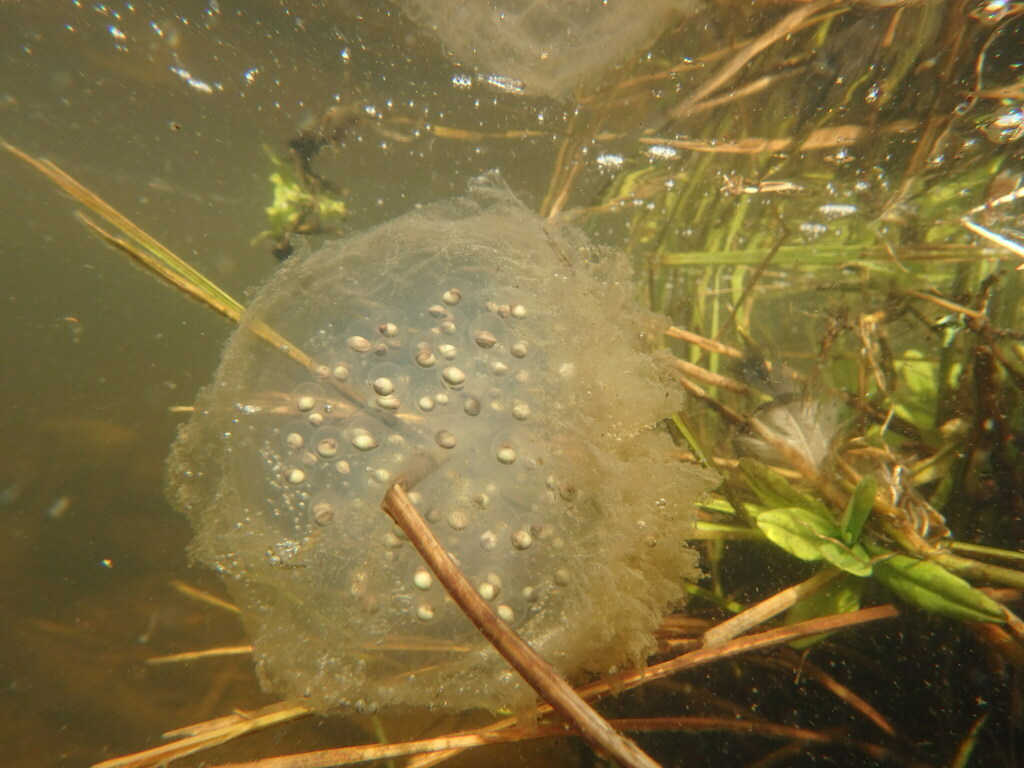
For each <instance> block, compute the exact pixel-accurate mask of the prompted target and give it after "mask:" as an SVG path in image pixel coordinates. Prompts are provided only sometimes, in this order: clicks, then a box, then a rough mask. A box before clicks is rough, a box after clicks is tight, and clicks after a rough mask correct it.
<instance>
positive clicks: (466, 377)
mask: <svg viewBox="0 0 1024 768" xmlns="http://www.w3.org/2000/svg"><path fill="white" fill-rule="evenodd" d="M616 256H617V254H614V253H611V252H604V251H601V250H599V249H597V248H595V247H594V246H592V245H590V244H589V243H588V242H587V240H586V239H585V237H584V236H583V235H582V234H581V233H580V232H579V231H577V230H574V229H572V228H569V227H566V226H564V225H559V224H557V223H554V222H547V221H544V220H542V219H540V218H538V217H537V216H536V215H535V214H533V213H531V212H530V211H528V210H527V209H526V208H525V207H524V206H522V205H521V204H520V203H519V202H518V201H517V200H516V199H515V198H514V197H513V196H512V195H511V194H510V193H509V192H508V191H507V190H505V188H504V187H503V186H502V185H501V184H500V182H498V181H497V180H496V179H493V178H485V179H481V180H479V181H477V182H476V183H475V184H474V186H473V187H472V189H471V192H470V195H469V196H468V197H467V198H464V199H458V200H454V201H450V202H446V203H439V204H435V205H431V206H427V207H425V208H423V209H421V210H418V211H416V212H413V213H410V214H407V215H405V216H402V217H400V218H398V219H396V220H394V221H392V222H390V223H387V224H384V225H382V226H379V227H377V228H376V229H373V230H371V231H369V232H366V233H364V234H361V235H356V236H352V237H348V238H345V239H342V240H339V241H337V242H333V243H330V244H328V245H326V246H324V247H323V248H321V249H320V250H318V251H316V252H315V253H313V254H311V255H308V256H305V257H297V258H296V259H295V260H294V261H293V262H291V263H289V264H287V265H286V266H285V267H283V268H282V269H281V270H280V271H279V272H278V273H277V274H275V275H274V276H273V277H272V278H271V279H270V280H269V281H268V282H267V284H266V285H264V286H263V288H262V289H261V290H260V291H259V293H258V294H257V295H256V296H255V299H254V300H253V302H252V304H251V306H250V308H249V309H248V311H247V312H246V314H245V316H244V317H243V319H242V321H241V323H240V325H239V328H238V329H237V330H236V332H235V333H234V335H233V336H232V337H231V339H230V341H229V342H228V344H227V346H226V348H225V350H224V354H223V358H222V360H221V364H220V368H219V369H218V372H217V376H216V380H215V381H214V383H213V384H212V385H210V386H209V387H207V388H206V389H205V390H204V391H203V392H202V393H201V395H200V397H199V400H198V402H197V405H196V410H195V413H194V415H193V417H192V419H191V420H190V421H189V423H188V424H186V425H185V426H184V427H183V428H182V430H181V433H180V436H179V438H178V440H177V443H176V444H175V447H174V450H173V453H172V455H171V458H170V462H169V470H168V486H169V493H170V495H171V498H172V499H173V500H174V502H175V503H176V505H177V506H178V508H179V509H181V510H182V511H183V512H185V513H186V514H187V515H188V516H189V518H190V519H191V522H192V525H193V528H194V530H195V541H194V544H193V552H194V554H195V556H196V557H197V559H198V560H200V561H202V562H203V563H205V564H207V565H209V566H212V567H213V568H215V569H216V570H217V571H219V572H220V573H221V574H222V575H223V576H224V577H225V578H226V580H227V582H228V584H229V587H230V589H231V592H232V594H233V596H234V598H235V600H236V601H237V602H238V604H239V605H240V606H241V608H242V610H243V613H244V616H245V619H246V623H247V625H248V628H249V630H250V632H251V634H252V637H253V644H254V649H255V657H256V660H257V665H258V669H259V672H260V675H261V678H262V680H263V682H264V684H265V686H266V687H268V688H269V689H271V690H273V691H274V692H276V693H278V694H279V695H282V696H284V697H287V698H290V699H293V700H297V701H301V702H303V703H305V704H306V705H308V706H310V707H312V708H314V709H318V710H321V711H330V710H335V709H342V708H346V707H357V708H369V709H375V708H377V707H381V706H389V705H413V706H435V707H440V708H443V709H448V710H464V709H470V708H475V707H483V708H489V709H497V708H499V707H520V706H524V705H526V704H528V703H529V702H530V701H532V700H533V697H534V694H533V692H532V691H531V690H530V689H529V688H528V687H527V686H526V685H525V684H524V683H523V682H522V681H521V680H519V678H518V677H517V675H515V673H513V672H512V671H511V669H510V668H509V667H508V665H507V664H506V662H505V661H504V660H502V659H501V658H500V657H499V656H498V655H497V653H496V652H495V651H494V650H493V649H492V648H491V647H490V646H489V645H488V643H487V642H486V641H485V640H484V639H483V637H482V636H481V635H480V634H479V633H478V631H477V630H476V629H475V628H474V627H473V626H472V624H471V623H470V622H469V620H468V619H466V617H465V616H464V615H463V614H462V613H461V611H460V610H459V609H458V607H457V606H456V605H455V604H454V603H453V602H452V601H451V599H450V598H448V596H447V595H446V593H445V592H444V589H443V587H441V585H440V584H438V583H437V580H436V579H434V578H433V577H432V574H431V573H430V571H429V570H427V569H426V568H425V567H424V565H423V562H422V560H421V559H420V557H419V555H418V554H417V552H416V551H415V550H414V549H413V547H412V546H411V545H410V544H409V542H408V541H406V540H405V538H404V536H403V535H402V533H401V531H400V530H399V529H397V528H396V527H395V526H394V525H393V523H392V522H391V520H390V519H389V518H388V516H387V515H386V514H384V513H383V512H382V511H381V509H380V503H381V500H382V499H383V496H384V494H385V492H386V491H387V489H388V487H389V485H390V484H391V483H393V482H396V481H400V480H401V481H406V482H408V483H409V484H410V485H409V488H410V496H411V498H412V500H413V501H414V502H415V503H416V505H417V506H418V508H419V509H420V511H421V512H422V513H423V514H424V516H425V517H426V519H427V521H428V522H429V523H430V525H431V526H432V528H433V530H434V531H435V533H436V534H437V536H438V537H439V538H440V540H441V542H442V544H443V545H444V546H445V547H446V548H447V549H448V551H449V552H450V553H451V554H452V555H453V556H454V558H455V560H456V562H457V563H458V565H459V567H460V568H461V569H462V570H463V572H464V573H465V574H466V576H467V577H468V578H469V579H470V581H471V582H472V583H473V584H475V585H476V586H477V589H478V591H479V593H480V595H481V596H482V597H484V598H485V599H486V600H488V601H489V602H490V603H491V604H492V605H493V606H494V608H495V611H496V612H497V614H498V615H499V616H500V617H501V618H502V619H503V620H504V621H506V622H508V623H509V624H510V625H512V626H513V627H515V629H516V630H517V631H518V632H519V633H520V634H521V635H522V636H523V638H524V639H525V640H526V641H527V642H529V643H530V644H531V645H532V646H533V647H534V648H535V649H536V650H537V651H538V652H539V653H540V654H541V655H542V656H544V657H545V658H546V659H548V660H549V661H550V662H551V663H552V664H554V665H555V666H556V667H557V668H558V669H559V670H560V671H561V672H562V674H564V675H565V676H567V677H568V678H569V679H571V680H578V679H581V678H583V677H585V676H586V675H588V674H598V673H601V672H605V671H607V670H609V669H611V668H613V667H616V666H623V665H629V664H636V663H641V662H642V661H643V660H644V658H645V657H646V655H647V654H649V653H650V651H651V650H652V649H653V648H654V640H653V632H654V630H655V628H656V627H657V625H658V623H659V621H660V619H661V617H662V616H663V615H664V614H665V613H666V612H667V611H668V610H669V609H671V608H673V607H675V606H677V605H678V604H679V602H680V601H681V600H682V598H683V594H684V582H685V581H686V580H687V579H692V578H693V577H695V575H696V574H697V566H696V557H695V554H694V552H693V550H692V549H691V548H690V547H689V546H688V544H687V541H686V539H687V536H688V533H689V531H690V529H691V526H692V516H693V505H694V501H695V500H696V498H697V497H698V496H699V495H700V493H702V492H703V491H705V490H707V489H708V488H709V486H710V484H711V482H712V478H711V475H710V473H708V472H705V471H704V470H701V469H699V468H697V467H695V466H691V465H688V464H684V463H681V462H680V461H678V460H677V459H676V457H675V454H676V453H677V451H676V449H675V447H674V445H673V444H672V442H671V440H670V438H669V437H668V435H667V434H665V433H664V432H663V431H661V430H659V429H658V428H657V426H656V425H657V422H658V421H659V420H660V419H663V418H664V417H666V416H668V415H670V414H671V413H672V412H673V411H674V410H675V409H677V408H678V407H679V405H680V402H681V395H680V392H679V389H678V388H677V386H676V385H675V384H674V382H673V380H672V377H671V375H670V374H669V373H668V370H667V368H666V367H665V366H664V365H663V364H662V362H661V360H660V358H659V357H658V356H657V355H656V354H654V353H652V352H651V351H650V350H649V349H648V347H647V345H646V344H645V338H648V337H650V336H651V335H652V334H653V333H656V332H657V330H658V323H659V319H658V318H657V317H655V316H654V315H652V314H650V313H649V312H647V311H645V310H643V309H641V308H640V307H638V306H637V305H636V304H635V302H634V301H633V298H632V292H633V289H632V285H631V283H630V281H629V275H628V269H627V267H626V266H625V265H624V264H623V259H622V258H621V256H619V257H618V258H616ZM266 327H269V328H271V329H273V330H274V331H275V332H277V333H278V334H280V336H281V337H282V338H284V339H287V340H288V342H289V343H291V344H294V345H296V348H297V349H299V350H301V352H302V353H304V354H305V355H307V356H308V357H309V358H310V359H311V360H312V363H311V364H310V365H309V366H308V367H304V366H302V365H299V364H298V363H296V362H295V355H289V354H287V353H286V352H287V350H282V349H279V348H276V347H275V346H274V345H272V344H270V343H268V342H267V341H266V340H265V334H264V333H262V330H263V329H265V328H266Z"/></svg>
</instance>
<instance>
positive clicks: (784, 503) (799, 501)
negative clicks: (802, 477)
mask: <svg viewBox="0 0 1024 768" xmlns="http://www.w3.org/2000/svg"><path fill="white" fill-rule="evenodd" d="M740 472H742V473H743V478H744V479H745V480H746V481H747V485H749V486H750V490H751V491H753V492H754V494H755V495H756V496H757V498H758V499H760V501H761V503H762V504H764V505H765V506H766V507H769V508H777V507H797V508H799V509H804V510H807V511H808V512H813V513H814V514H816V515H818V516H820V517H821V518H823V519H824V520H827V521H829V522H831V520H832V516H831V515H830V514H829V512H828V509H827V508H826V507H825V505H824V504H822V503H821V502H820V501H818V500H817V499H815V498H813V497H811V496H808V495H807V494H804V493H800V491H798V490H796V489H795V488H794V487H793V486H792V485H790V484H789V481H788V480H786V478H784V477H783V476H782V475H780V474H779V473H778V472H775V471H773V470H771V469H769V468H768V467H766V466H765V465H764V464H762V463H761V462H759V461H756V460H754V459H749V458H743V459H740Z"/></svg>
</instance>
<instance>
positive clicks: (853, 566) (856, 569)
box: [819, 539, 873, 578]
mask: <svg viewBox="0 0 1024 768" xmlns="http://www.w3.org/2000/svg"><path fill="white" fill-rule="evenodd" d="M819 551H820V552H821V556H822V557H823V558H825V560H827V561H828V562H830V563H832V565H834V566H835V567H836V568H839V569H841V570H843V571H846V572H847V573H849V574H852V575H853V576H859V577H861V578H867V577H868V576H870V575H871V570H872V567H873V564H872V562H871V556H870V555H868V553H867V552H865V551H864V547H862V546H860V545H859V544H855V545H854V546H853V547H848V546H846V545H845V544H843V543H842V542H841V541H837V540H836V539H823V540H822V541H821V544H820V549H819Z"/></svg>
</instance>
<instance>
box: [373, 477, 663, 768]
mask: <svg viewBox="0 0 1024 768" xmlns="http://www.w3.org/2000/svg"><path fill="white" fill-rule="evenodd" d="M381 508H382V509H383V510H384V511H385V512H387V513H388V515H390V516H391V519H392V520H394V521H395V524H396V525H398V527H399V528H401V529H402V531H403V532H404V533H405V535H406V536H408V537H409V541H410V542H412V545H413V546H414V547H416V550H417V551H418V552H419V553H420V555H421V556H422V557H423V560H424V561H425V562H426V564H427V566H428V567H429V568H430V570H431V571H433V572H434V575H435V576H437V578H438V581H440V582H441V584H442V585H444V588H445V589H446V590H447V591H448V594H449V595H451V597H452V599H453V600H454V601H455V602H456V604H457V605H458V606H459V608H461V609H462V611H463V612H464V613H465V614H466V616H468V617H469V619H470V620H471V621H472V622H473V623H474V624H475V625H476V626H477V628H478V629H479V630H480V631H481V632H482V633H483V635H484V637H486V638H487V640H488V641H489V642H490V643H491V645H493V646H494V647H495V648H496V649H497V651H498V652H499V653H500V654H501V655H502V656H503V657H504V658H505V659H506V660H507V661H508V663H509V664H511V665H512V667H513V668H514V669H515V670H516V671H517V672H518V673H519V674H520V675H521V676H522V678H523V679H524V680H525V681H526V682H527V683H529V685H530V687H532V688H533V689H534V690H535V691H537V693H538V694H540V696H541V697H542V698H543V699H544V700H545V701H546V702H548V703H549V704H550V705H551V706H552V708H553V709H554V710H555V711H557V712H558V713H559V714H560V715H562V717H564V718H565V719H566V720H567V721H568V722H570V723H573V724H575V725H576V727H578V728H579V729H580V734H581V735H582V736H583V738H584V739H586V740H587V741H588V742H589V743H590V744H591V745H592V746H594V747H598V748H599V749H601V750H602V751H604V752H607V753H608V754H609V755H611V756H612V757H613V758H614V759H615V760H617V761H618V762H619V763H621V764H622V765H623V766H628V768H658V764H657V763H656V762H654V760H652V759H651V758H650V756H649V755H648V754H647V753H646V752H644V751H643V750H642V749H640V747H638V746H637V745H636V743H635V742H633V741H631V740H630V739H628V738H626V737H625V736H623V735H622V734H620V733H619V732H618V731H616V730H615V729H614V728H612V727H611V725H609V724H608V721H607V720H605V719H604V718H603V717H601V716H600V715H599V714H598V713H597V712H596V711H594V709H593V707H591V706H590V705H589V704H587V703H586V702H585V701H584V700H583V699H582V698H581V697H580V695H579V694H578V693H576V691H575V690H573V687H572V686H571V685H569V683H568V682H566V680H565V678H563V677H562V676H561V675H560V674H558V672H557V670H555V668H554V667H553V666H551V664H549V663H548V662H547V661H545V660H544V659H542V658H541V657H540V656H539V655H538V654H537V653H536V651H534V650H533V649H532V648H531V647H530V646H529V645H527V643H526V641H524V640H523V639H522V638H521V637H520V636H519V635H518V634H517V633H516V632H515V630H513V629H512V627H510V626H509V625H508V624H506V623H505V622H504V621H502V620H501V619H500V618H499V617H498V615H497V614H496V613H495V612H494V610H493V609H492V608H491V606H490V605H488V603H487V601H486V600H484V599H483V598H482V597H480V595H479V594H477V591H476V590H475V589H473V585H472V584H470V583H469V580H468V579H467V578H466V577H465V575H464V574H463V573H462V571H460V570H459V568H458V566H456V565H455V562H454V561H453V560H452V558H451V556H450V555H449V554H448V553H447V552H446V551H445V549H444V547H442V546H441V543H440V542H439V541H438V540H437V537H436V536H435V535H434V532H433V531H432V530H431V529H430V526H428V525H427V523H426V521H425V520H424V519H423V516H422V515H420V513H419V510H417V509H416V506H415V505H414V504H413V503H412V502H411V501H409V496H408V495H407V494H406V492H405V489H404V488H403V487H402V486H400V485H397V484H396V485H393V486H391V488H390V489H389V490H388V492H387V494H386V495H385V496H384V501H383V503H382V504H381Z"/></svg>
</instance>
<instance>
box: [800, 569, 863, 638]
mask: <svg viewBox="0 0 1024 768" xmlns="http://www.w3.org/2000/svg"><path fill="white" fill-rule="evenodd" d="M863 590H864V580H863V579H858V578H857V577H855V576H850V575H847V576H842V577H841V578H838V579H836V580H835V581H833V582H831V583H830V584H827V585H826V586H825V587H824V588H823V589H822V590H820V591H819V592H815V593H814V594H813V595H811V596H810V597H807V598H805V599H803V600H801V601H800V602H799V603H797V604H796V605H794V606H793V607H792V608H790V609H789V610H788V611H787V612H786V623H787V624H796V623H797V622H800V621H807V620H809V619H818V618H821V617H822V616H835V615H836V614H839V613H850V612H851V611H856V610H857V609H858V608H860V595H861V592H862V591H863ZM830 634H832V633H831V632H822V633H821V634H818V635H811V636H810V637H802V638H800V639H799V640H794V641H793V642H791V643H790V644H789V645H790V647H792V648H796V649H797V650H800V649H803V648H807V647H809V646H811V645H814V644H815V643H817V642H820V641H821V640H824V639H825V638H826V637H828V636H829V635H830Z"/></svg>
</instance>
